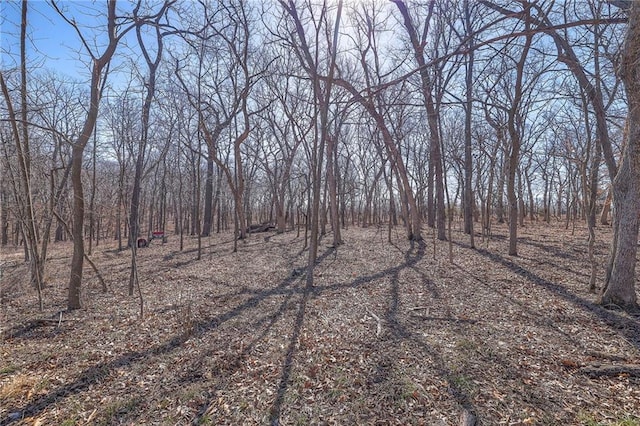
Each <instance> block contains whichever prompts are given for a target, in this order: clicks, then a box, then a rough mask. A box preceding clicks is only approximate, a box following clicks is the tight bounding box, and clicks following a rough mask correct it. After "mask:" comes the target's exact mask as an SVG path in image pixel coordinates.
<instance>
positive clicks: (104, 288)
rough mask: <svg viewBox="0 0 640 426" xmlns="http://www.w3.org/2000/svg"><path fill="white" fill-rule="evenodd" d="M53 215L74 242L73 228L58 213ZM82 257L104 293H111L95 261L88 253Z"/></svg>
mask: <svg viewBox="0 0 640 426" xmlns="http://www.w3.org/2000/svg"><path fill="white" fill-rule="evenodd" d="M53 215H54V216H55V217H56V219H58V220H59V221H60V223H61V224H62V227H63V228H64V230H65V231H66V232H67V235H68V236H69V239H71V241H73V234H72V233H71V228H69V225H68V224H67V222H65V221H64V219H62V218H61V217H60V215H58V213H56V212H55V211H54V212H53ZM82 255H83V257H84V258H85V260H86V261H87V263H88V264H89V265H90V266H91V268H92V269H93V272H95V273H96V276H97V277H98V281H100V284H101V285H102V292H103V293H106V292H107V291H109V288H108V287H107V283H105V281H104V279H103V278H102V274H101V273H100V271H99V270H98V268H97V267H96V265H95V263H93V261H92V260H91V259H90V258H89V256H87V253H83V254H82Z"/></svg>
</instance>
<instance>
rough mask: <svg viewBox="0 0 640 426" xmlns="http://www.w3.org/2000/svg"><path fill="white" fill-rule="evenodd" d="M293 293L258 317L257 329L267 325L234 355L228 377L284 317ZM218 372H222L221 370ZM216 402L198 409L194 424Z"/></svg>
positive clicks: (201, 418)
mask: <svg viewBox="0 0 640 426" xmlns="http://www.w3.org/2000/svg"><path fill="white" fill-rule="evenodd" d="M293 295H294V293H293V292H292V293H289V294H288V295H287V296H286V297H285V298H284V300H283V301H282V302H281V303H280V306H279V308H278V309H277V310H276V311H275V312H273V313H272V314H270V315H266V316H265V317H263V318H260V319H258V320H257V321H256V322H255V323H254V324H253V326H254V328H255V329H258V327H260V326H262V325H263V324H265V323H266V326H265V327H264V329H263V330H262V332H261V333H260V334H259V335H258V336H256V337H255V338H254V339H253V340H252V341H251V342H249V344H248V345H246V346H245V347H244V349H243V350H242V351H241V352H240V353H239V354H237V355H236V356H234V357H233V360H232V361H231V362H230V364H229V365H227V366H226V368H225V371H224V373H225V375H226V376H227V377H230V376H232V375H233V374H234V373H235V372H236V371H237V370H238V369H239V368H240V367H241V366H242V361H243V360H244V359H245V358H246V357H247V356H248V355H249V354H250V353H251V351H253V348H254V347H255V346H256V344H257V343H258V342H260V341H261V340H262V339H264V338H265V336H266V335H267V333H268V332H269V330H271V329H272V328H273V326H274V325H275V324H276V322H278V320H279V319H280V318H282V316H283V315H284V313H285V312H286V310H287V306H288V304H289V301H290V300H291V298H292V297H293ZM205 356H208V355H203V357H205ZM218 372H219V373H220V371H218ZM219 382H220V383H222V382H223V380H219ZM219 388H220V386H218V387H216V389H210V390H209V391H208V397H209V398H211V397H212V396H213V395H215V391H216V390H218V389H219ZM215 402H216V401H215V400H212V401H210V402H207V403H204V404H202V405H201V406H200V407H199V409H198V410H197V414H196V417H195V418H194V419H193V421H192V422H191V423H192V424H194V425H200V424H202V421H203V420H204V419H206V416H207V412H208V411H209V409H210V408H211V406H212V404H215Z"/></svg>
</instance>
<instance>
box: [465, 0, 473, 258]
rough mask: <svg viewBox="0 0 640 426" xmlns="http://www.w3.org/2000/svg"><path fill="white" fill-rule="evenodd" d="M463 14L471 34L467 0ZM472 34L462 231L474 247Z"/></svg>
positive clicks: (467, 97)
mask: <svg viewBox="0 0 640 426" xmlns="http://www.w3.org/2000/svg"><path fill="white" fill-rule="evenodd" d="M464 14H465V24H466V32H467V34H472V29H471V6H470V5H469V0H465V2H464ZM473 52H474V50H473V36H471V37H470V40H469V53H468V54H467V58H468V59H467V70H466V71H467V73H466V76H465V84H466V104H465V111H464V112H465V121H464V232H465V233H466V234H469V244H470V246H471V248H475V241H474V235H473V205H474V202H473V189H472V183H473V182H472V181H473V157H472V156H471V142H472V141H471V125H472V122H471V120H472V115H471V113H472V108H473V59H474V54H473Z"/></svg>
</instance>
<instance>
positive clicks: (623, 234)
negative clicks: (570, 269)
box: [600, 2, 640, 309]
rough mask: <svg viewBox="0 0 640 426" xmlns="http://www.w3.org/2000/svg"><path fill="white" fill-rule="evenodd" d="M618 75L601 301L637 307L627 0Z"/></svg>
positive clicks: (638, 149) (635, 145)
mask: <svg viewBox="0 0 640 426" xmlns="http://www.w3.org/2000/svg"><path fill="white" fill-rule="evenodd" d="M619 74H620V77H621V79H622V81H623V83H624V85H625V89H626V92H627V100H628V102H629V114H628V117H627V131H626V140H625V142H626V146H625V149H624V152H623V154H622V164H621V165H620V169H619V170H618V174H617V175H616V178H615V179H614V181H613V203H614V209H613V211H614V214H613V227H614V238H613V242H612V243H611V258H610V261H609V268H608V270H607V277H606V282H605V285H604V288H603V292H602V297H601V299H600V301H601V303H602V304H604V305H609V304H615V305H618V306H622V307H624V308H628V309H637V308H638V305H637V296H636V290H635V280H636V277H635V269H636V254H637V250H638V211H639V209H640V3H638V2H631V4H630V8H629V24H628V28H627V34H626V38H625V42H624V48H623V51H622V55H621V58H620V68H619Z"/></svg>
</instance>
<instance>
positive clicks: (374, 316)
mask: <svg viewBox="0 0 640 426" xmlns="http://www.w3.org/2000/svg"><path fill="white" fill-rule="evenodd" d="M367 313H368V314H369V315H371V316H372V317H373V318H374V319H375V320H376V322H377V323H378V325H377V327H376V337H380V335H381V334H382V320H381V319H380V317H379V316H377V315H376V314H374V313H373V312H371V311H370V310H369V308H367Z"/></svg>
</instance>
